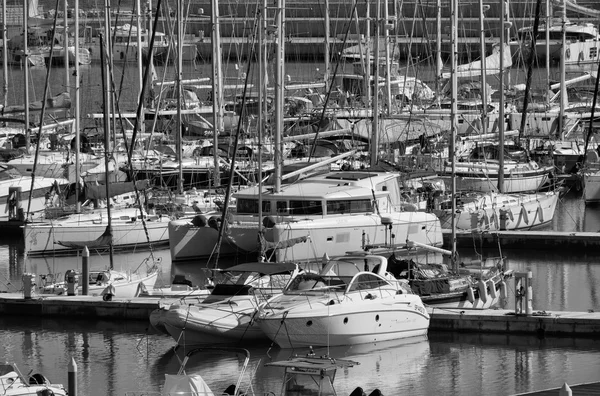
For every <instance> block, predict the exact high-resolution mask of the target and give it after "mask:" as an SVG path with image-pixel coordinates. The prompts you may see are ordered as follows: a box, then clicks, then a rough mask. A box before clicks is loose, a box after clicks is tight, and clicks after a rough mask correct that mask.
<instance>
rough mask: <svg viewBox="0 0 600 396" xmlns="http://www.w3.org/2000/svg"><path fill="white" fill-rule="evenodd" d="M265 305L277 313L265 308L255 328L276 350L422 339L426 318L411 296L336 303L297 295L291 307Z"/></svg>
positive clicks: (425, 313) (417, 301)
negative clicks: (263, 334) (272, 343)
mask: <svg viewBox="0 0 600 396" xmlns="http://www.w3.org/2000/svg"><path fill="white" fill-rule="evenodd" d="M385 293H386V292H384V294H385ZM376 294H379V293H376ZM331 298H335V296H334V295H332V296H331ZM302 300H304V301H303V302H300V301H302ZM308 300H310V302H307V301H308ZM311 302H312V303H311ZM269 305H272V306H274V307H277V309H273V310H269V307H268V306H267V307H265V309H264V310H261V313H260V315H259V320H258V323H259V325H260V327H261V329H262V330H263V331H264V333H265V334H266V335H267V336H268V337H269V338H270V339H271V340H272V341H274V342H275V343H277V345H279V346H280V347H281V348H297V347H308V346H339V345H354V344H363V343H369V342H380V341H389V340H396V339H401V338H409V337H416V336H422V335H425V334H427V330H428V328H429V315H428V314H427V312H426V311H425V308H424V307H423V305H422V303H421V300H420V298H419V297H418V296H416V295H413V294H396V295H385V296H380V295H376V296H373V297H372V299H362V300H361V299H352V300H349V299H344V300H342V301H341V302H339V303H337V304H323V301H321V302H319V301H318V299H315V300H314V301H313V300H312V299H311V298H310V297H309V298H307V296H301V297H300V300H298V302H296V303H295V306H294V304H293V303H292V304H290V305H288V304H285V303H282V304H280V302H279V301H274V302H272V303H270V304H269Z"/></svg>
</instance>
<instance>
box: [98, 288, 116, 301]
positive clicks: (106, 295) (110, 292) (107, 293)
mask: <svg viewBox="0 0 600 396" xmlns="http://www.w3.org/2000/svg"><path fill="white" fill-rule="evenodd" d="M100 294H101V295H102V300H104V301H112V298H113V297H114V295H115V287H114V286H113V285H108V286H106V288H105V289H104V290H102V293H100Z"/></svg>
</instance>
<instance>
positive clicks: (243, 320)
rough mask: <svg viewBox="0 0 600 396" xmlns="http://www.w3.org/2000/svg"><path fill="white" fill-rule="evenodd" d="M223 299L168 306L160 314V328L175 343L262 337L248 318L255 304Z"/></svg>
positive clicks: (254, 309) (234, 340)
mask: <svg viewBox="0 0 600 396" xmlns="http://www.w3.org/2000/svg"><path fill="white" fill-rule="evenodd" d="M238 303H239V305H238V304H237V303H231V304H230V303H228V302H227V301H224V302H221V303H216V304H209V305H207V306H203V305H202V304H200V305H182V306H175V307H171V308H170V309H169V311H168V312H167V313H166V315H165V316H164V317H163V323H162V325H163V326H164V329H165V330H166V331H167V332H168V333H169V335H171V337H173V339H175V341H177V344H178V345H201V344H207V343H227V342H239V341H249V340H266V339H267V337H266V336H265V334H264V333H263V331H262V330H261V329H260V327H258V325H256V324H255V323H254V322H253V321H252V319H253V318H254V315H255V312H256V305H255V304H251V303H249V302H248V301H244V302H240V301H238Z"/></svg>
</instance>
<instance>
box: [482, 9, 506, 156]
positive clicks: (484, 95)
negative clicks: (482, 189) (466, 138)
mask: <svg viewBox="0 0 600 396" xmlns="http://www.w3.org/2000/svg"><path fill="white" fill-rule="evenodd" d="M502 1H504V0H502ZM489 8H490V6H488V5H486V6H484V5H483V0H479V30H480V36H479V50H480V53H481V133H482V134H483V135H485V134H486V133H487V81H486V73H487V70H486V59H485V58H486V56H485V30H484V27H483V17H484V15H483V14H484V13H485V12H486V11H487V10H488V9H489ZM502 150H504V142H503V141H500V155H502Z"/></svg>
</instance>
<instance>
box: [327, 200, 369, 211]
mask: <svg viewBox="0 0 600 396" xmlns="http://www.w3.org/2000/svg"><path fill="white" fill-rule="evenodd" d="M372 211H373V202H372V201H371V200H370V199H356V200H349V199H345V200H338V201H328V202H327V214H336V213H342V214H344V213H366V212H372Z"/></svg>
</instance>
